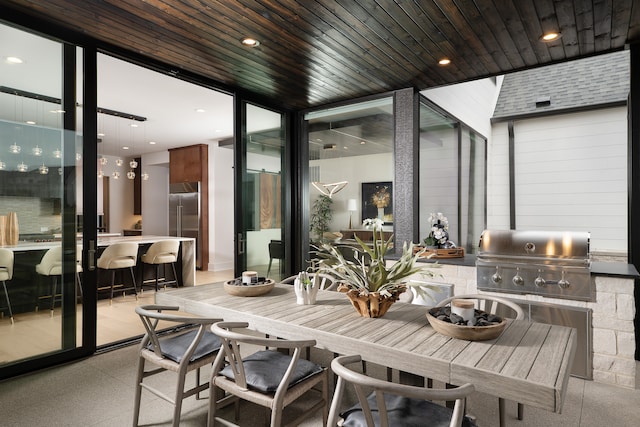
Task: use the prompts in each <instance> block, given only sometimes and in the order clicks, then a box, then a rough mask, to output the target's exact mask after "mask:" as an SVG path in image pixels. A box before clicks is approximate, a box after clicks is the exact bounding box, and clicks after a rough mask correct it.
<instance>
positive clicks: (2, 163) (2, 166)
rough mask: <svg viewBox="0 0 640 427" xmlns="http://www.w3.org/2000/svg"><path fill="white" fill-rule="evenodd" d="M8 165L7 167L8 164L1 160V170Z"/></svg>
mask: <svg viewBox="0 0 640 427" xmlns="http://www.w3.org/2000/svg"><path fill="white" fill-rule="evenodd" d="M6 167H7V165H6V164H5V163H4V162H3V161H0V170H2V169H4V168H6Z"/></svg>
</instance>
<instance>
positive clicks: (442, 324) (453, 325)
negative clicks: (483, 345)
mask: <svg viewBox="0 0 640 427" xmlns="http://www.w3.org/2000/svg"><path fill="white" fill-rule="evenodd" d="M427 320H428V321H429V323H430V324H431V326H432V327H433V329H434V330H435V331H436V332H439V333H441V334H442V335H447V336H449V337H453V338H458V339H461V340H467V341H484V340H491V339H494V338H497V337H499V336H500V334H501V333H502V331H503V330H504V328H505V326H507V321H506V320H505V319H504V318H502V317H500V316H496V315H494V314H490V313H487V312H485V311H482V310H478V309H476V310H475V311H474V324H473V325H468V324H466V323H465V322H464V319H462V317H460V316H457V315H456V314H455V313H451V307H448V306H446V307H433V308H431V309H429V310H428V311H427Z"/></svg>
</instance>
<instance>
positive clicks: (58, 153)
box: [53, 149, 62, 159]
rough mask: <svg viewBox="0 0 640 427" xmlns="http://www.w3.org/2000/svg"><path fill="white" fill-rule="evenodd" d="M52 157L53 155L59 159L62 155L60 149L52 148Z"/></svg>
mask: <svg viewBox="0 0 640 427" xmlns="http://www.w3.org/2000/svg"><path fill="white" fill-rule="evenodd" d="M53 157H55V158H56V159H59V158H61V157H62V151H60V150H58V149H55V150H53Z"/></svg>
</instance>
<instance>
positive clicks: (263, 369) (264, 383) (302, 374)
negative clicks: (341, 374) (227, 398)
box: [220, 350, 322, 393]
mask: <svg viewBox="0 0 640 427" xmlns="http://www.w3.org/2000/svg"><path fill="white" fill-rule="evenodd" d="M289 363H291V356H289V355H286V354H282V353H280V352H277V351H273V350H262V351H259V352H257V353H254V354H252V355H250V356H248V357H245V358H243V365H244V372H245V375H246V377H247V385H248V386H249V387H250V388H252V389H254V390H257V391H261V392H263V393H273V392H275V391H276V389H277V388H278V385H279V384H280V381H282V377H284V374H285V372H286V371H287V368H288V367H289ZM320 372H322V367H321V366H319V365H316V364H315V363H313V362H310V361H308V360H305V359H299V360H298V363H297V364H296V369H295V370H294V371H293V374H292V375H291V380H290V381H289V387H292V386H294V385H296V384H298V383H299V382H301V381H303V380H305V379H307V378H309V377H311V376H312V375H315V374H318V373H320ZM220 375H222V376H224V377H227V378H229V379H230V380H233V379H234V376H233V371H232V370H231V368H230V367H229V366H227V367H225V368H224V369H222V370H221V371H220Z"/></svg>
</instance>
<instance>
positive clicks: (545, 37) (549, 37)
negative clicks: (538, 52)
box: [540, 32, 562, 42]
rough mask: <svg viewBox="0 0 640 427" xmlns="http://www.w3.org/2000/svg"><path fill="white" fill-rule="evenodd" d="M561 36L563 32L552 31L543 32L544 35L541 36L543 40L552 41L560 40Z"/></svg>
mask: <svg viewBox="0 0 640 427" xmlns="http://www.w3.org/2000/svg"><path fill="white" fill-rule="evenodd" d="M560 37H562V34H560V33H556V32H551V33H545V34H543V35H542V37H540V40H542V41H543V42H552V41H554V40H558V39H559V38H560Z"/></svg>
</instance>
